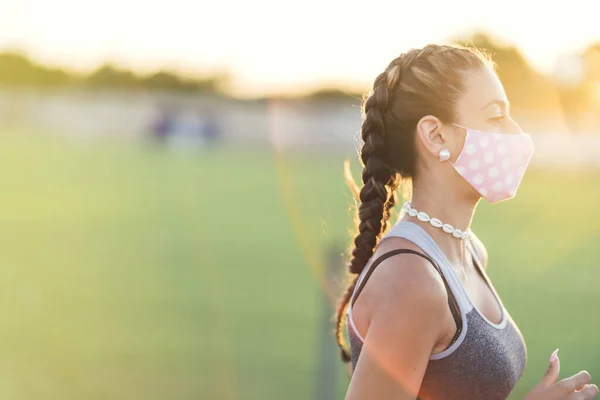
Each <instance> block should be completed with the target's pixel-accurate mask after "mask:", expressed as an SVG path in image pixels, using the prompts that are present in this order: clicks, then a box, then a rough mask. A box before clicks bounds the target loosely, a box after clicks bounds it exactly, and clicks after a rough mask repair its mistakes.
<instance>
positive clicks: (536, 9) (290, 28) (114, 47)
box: [0, 0, 600, 93]
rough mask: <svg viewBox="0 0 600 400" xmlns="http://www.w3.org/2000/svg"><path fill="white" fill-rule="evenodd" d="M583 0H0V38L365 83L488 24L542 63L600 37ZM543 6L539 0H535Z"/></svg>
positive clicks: (303, 82)
mask: <svg viewBox="0 0 600 400" xmlns="http://www.w3.org/2000/svg"><path fill="white" fill-rule="evenodd" d="M592 3H593V2H590V1H589V0H569V1H568V2H567V1H564V0H559V1H557V2H555V3H554V5H552V2H549V1H547V2H539V1H524V0H503V1H498V2H491V1H481V0H477V1H475V0H473V1H472V0H454V1H448V0H441V1H424V0H421V1H418V0H417V1H402V0H395V1H384V0H370V1H361V2H359V1H355V0H303V1H282V0H280V1H272V0H250V1H248V0H235V1H234V0H212V1H209V2H207V1H206V0H169V1H150V0H144V1H141V0H101V1H100V0H85V1H82V0H17V1H15V0H0V9H1V10H2V12H1V13H0V27H1V29H0V46H2V47H19V48H23V49H25V50H27V51H28V52H29V53H30V54H32V55H34V56H35V57H36V58H38V59H40V60H42V61H46V62H52V63H58V64H61V65H64V66H71V67H76V68H80V69H89V68H93V67H95V66H96V65H98V64H99V63H101V62H103V61H105V60H112V61H119V62H122V63H123V64H125V65H128V66H131V67H135V68H141V69H144V70H147V69H152V68H156V67H158V66H168V67H174V68H177V69H180V70H188V71H204V70H214V69H215V68H219V67H227V68H228V69H229V70H231V71H232V72H233V73H234V74H235V76H236V85H237V87H238V89H239V91H241V92H245V93H257V92H260V91H281V90H287V89H302V88H306V87H307V86H313V85H317V84H320V83H349V82H356V83H361V84H370V82H372V80H373V79H374V78H375V76H376V75H377V74H378V73H379V72H380V71H381V70H382V69H383V68H384V67H385V66H386V64H387V63H388V62H389V61H391V59H393V58H394V57H395V56H396V55H397V54H399V53H401V52H402V51H404V50H406V49H407V48H409V47H418V46H422V45H424V44H426V43H428V42H436V41H437V42H439V41H443V40H446V39H448V38H451V37H452V36H453V35H456V34H457V33H460V32H464V31H469V30H471V29H478V28H479V29H484V30H486V31H487V32H489V33H491V34H494V35H496V36H498V37H500V38H501V39H503V40H505V41H507V42H509V43H511V44H514V45H516V46H518V47H519V48H520V49H521V50H522V51H523V52H524V53H525V55H526V56H527V58H528V59H529V60H530V62H531V63H532V64H533V65H534V66H535V67H537V68H539V69H541V70H544V71H550V70H551V69H552V67H553V64H554V62H555V59H556V57H557V56H558V54H560V53H561V52H564V51H569V50H577V49H581V48H584V47H585V46H587V45H588V44H589V43H591V42H593V41H596V40H599V41H600V23H599V21H598V18H599V17H598V14H597V13H596V12H594V10H593V9H592V7H593V6H592ZM540 6H541V7H540Z"/></svg>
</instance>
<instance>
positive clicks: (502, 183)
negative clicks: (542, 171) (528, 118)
mask: <svg viewBox="0 0 600 400" xmlns="http://www.w3.org/2000/svg"><path fill="white" fill-rule="evenodd" d="M532 153H533V148H532V143H531V138H530V137H529V136H528V135H520V134H519V135H509V134H499V133H488V132H480V131H472V130H470V131H469V133H468V134H467V136H466V140H465V144H464V149H463V151H462V152H461V154H460V156H459V157H458V159H457V161H456V163H455V164H454V168H455V169H456V171H457V172H458V173H459V174H460V175H461V176H462V177H463V178H464V179H466V180H467V182H469V183H470V184H471V185H472V186H473V187H474V188H475V189H476V190H477V191H478V192H479V193H480V194H481V195H482V196H483V197H485V198H486V199H487V200H489V201H490V202H496V201H499V200H503V199H506V198H510V197H512V196H513V195H514V194H515V193H516V191H517V188H518V186H519V183H520V182H521V179H522V178H523V175H524V173H525V167H526V165H527V163H528V162H529V159H530V157H531V155H532Z"/></svg>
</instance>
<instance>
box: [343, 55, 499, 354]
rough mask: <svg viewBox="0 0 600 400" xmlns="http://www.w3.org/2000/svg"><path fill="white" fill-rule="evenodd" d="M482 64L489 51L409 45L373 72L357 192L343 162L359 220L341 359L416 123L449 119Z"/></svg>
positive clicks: (408, 159) (410, 154)
mask: <svg viewBox="0 0 600 400" xmlns="http://www.w3.org/2000/svg"><path fill="white" fill-rule="evenodd" d="M484 67H488V68H493V63H492V62H491V60H490V59H489V57H488V56H487V55H485V54H483V53H482V52H480V51H478V50H475V49H471V48H466V47H459V46H454V45H452V46H451V45H428V46H425V47H424V48H422V49H411V50H409V51H408V52H406V53H403V54H401V55H400V56H399V57H397V58H396V59H394V60H393V61H392V62H391V63H390V64H389V65H388V66H387V68H386V69H385V70H384V72H382V73H381V74H380V75H379V76H377V78H376V79H375V82H374V84H373V89H372V91H371V93H370V94H369V96H368V97H366V99H365V101H364V102H363V108H362V112H363V123H362V126H361V130H360V133H361V139H362V141H363V146H362V149H361V150H360V161H361V164H362V166H363V171H362V183H363V186H362V188H361V189H360V190H359V189H358V186H357V185H356V183H354V181H353V180H352V177H351V175H350V173H349V171H348V168H349V167H348V163H346V179H347V180H348V183H349V185H350V187H351V188H353V192H354V193H355V194H356V195H357V196H358V198H359V205H358V220H359V222H358V229H357V230H358V232H357V235H356V237H355V238H354V246H353V249H352V253H351V254H352V255H351V259H350V263H349V267H348V272H349V275H350V284H349V286H348V287H347V288H346V290H345V292H344V293H343V294H342V296H341V298H340V300H339V302H338V306H337V311H336V321H337V323H336V337H337V342H338V346H339V348H340V352H341V357H342V360H343V361H344V362H349V361H350V353H349V351H348V350H347V349H346V345H345V343H344V339H343V335H342V327H343V323H344V320H343V315H344V313H345V311H346V309H347V308H348V303H349V301H350V298H351V296H352V293H353V291H354V288H355V286H356V282H357V280H358V276H359V275H360V273H361V272H362V271H363V269H364V268H365V266H366V265H367V263H368V261H369V259H370V258H371V257H372V256H373V253H374V252H375V249H376V247H377V244H378V243H379V241H380V239H381V237H382V236H383V234H384V233H385V232H386V230H387V227H388V222H389V219H390V215H391V211H392V209H393V207H394V206H395V205H396V202H397V193H396V191H397V189H398V187H399V185H400V183H401V182H404V181H406V182H408V180H410V179H412V178H414V177H415V176H416V174H417V171H416V164H417V154H416V148H415V130H416V126H417V123H418V122H419V120H420V119H421V118H423V117H424V116H426V115H435V116H436V117H438V118H439V119H440V120H442V121H444V122H449V121H452V120H453V118H454V117H455V104H456V101H457V100H458V99H459V97H460V95H461V93H462V91H463V90H464V84H463V81H464V79H465V75H466V74H467V73H468V72H470V71H474V70H477V69H481V68H484Z"/></svg>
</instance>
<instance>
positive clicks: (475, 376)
mask: <svg viewBox="0 0 600 400" xmlns="http://www.w3.org/2000/svg"><path fill="white" fill-rule="evenodd" d="M386 237H401V238H404V239H406V240H409V241H411V242H413V243H414V244H415V245H417V246H418V247H420V248H421V250H422V251H423V252H424V253H425V255H427V256H429V257H431V258H432V259H433V260H434V261H435V262H436V263H437V264H438V266H439V268H440V270H441V272H442V277H443V278H444V280H445V281H446V287H447V288H449V289H450V291H451V293H448V296H449V297H450V296H453V297H454V300H455V301H456V303H458V308H459V309H460V318H461V322H462V329H461V330H460V334H459V336H458V338H456V340H455V341H454V342H453V343H452V344H451V345H450V346H449V347H448V348H447V349H446V350H444V351H442V352H440V353H437V354H432V355H431V356H430V357H429V363H428V364H427V369H426V371H425V375H424V377H423V382H422V383H421V388H420V390H419V397H418V398H419V399H423V400H425V399H427V400H429V399H433V400H437V399H444V400H454V399H456V400H471V399H473V400H475V399H477V400H479V399H485V400H504V399H506V398H507V397H508V396H509V394H510V392H511V391H512V390H513V388H514V386H515V384H516V383H517V381H518V380H519V378H520V377H521V375H522V374H523V370H524V369H525V365H526V363H527V348H526V346H525V341H524V340H523V336H522V335H521V332H520V331H519V328H518V327H517V325H516V324H515V322H514V321H513V320H512V318H511V317H510V315H509V313H508V311H507V310H506V308H505V307H504V304H502V301H501V300H500V297H499V296H498V293H497V292H496V290H495V288H494V286H493V285H492V283H491V281H490V280H489V278H488V276H487V274H486V273H485V271H484V270H483V267H482V266H481V263H480V260H479V259H478V257H477V252H476V251H475V250H474V248H473V246H472V244H471V243H470V242H467V248H468V249H469V251H470V252H471V254H472V255H473V259H474V261H475V264H476V265H477V268H478V269H479V272H480V273H481V275H482V276H483V278H484V280H485V281H486V282H487V284H488V286H489V287H490V289H491V290H492V292H493V294H494V296H495V297H496V300H497V301H498V303H499V305H500V307H501V309H502V321H501V322H500V323H499V324H494V323H492V322H491V321H489V320H488V319H487V318H486V317H485V316H484V315H483V314H482V313H481V312H479V310H478V309H477V308H476V307H475V306H474V305H473V303H472V302H471V301H470V299H469V297H468V295H467V292H466V291H465V289H464V288H463V286H462V284H461V282H460V280H459V279H458V276H457V275H456V274H455V272H454V270H453V269H452V267H451V265H450V262H449V261H448V259H447V258H446V256H445V255H444V253H443V252H442V250H441V249H440V247H439V246H438V245H437V243H436V242H435V241H434V240H433V238H432V237H431V236H430V235H429V234H428V233H427V232H426V231H425V230H424V229H423V228H421V227H420V226H419V225H417V224H415V223H412V222H409V221H399V222H398V223H397V224H396V225H395V226H393V227H392V228H391V229H390V230H389V231H388V233H387V234H386V235H385V236H384V237H383V238H384V239H385V238H386ZM396 257H397V256H396ZM411 257H413V256H411ZM367 271H368V268H365V270H364V271H363V272H362V273H361V275H360V276H359V280H358V283H357V285H356V287H357V288H358V287H359V285H360V283H361V280H362V279H363V278H364V277H365V274H366V272H367ZM365 283H366V282H365ZM355 295H356V289H355V292H354V294H353V296H352V298H354V296H355ZM350 301H351V304H352V299H351V300H350ZM347 317H348V337H349V340H350V350H351V355H352V368H353V370H354V368H355V367H356V363H357V362H358V359H359V356H360V351H361V348H362V345H363V342H364V340H363V338H362V336H361V335H360V333H359V332H358V331H357V329H356V326H355V325H354V321H353V319H352V306H349V307H348V311H347Z"/></svg>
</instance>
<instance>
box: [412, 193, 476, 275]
mask: <svg viewBox="0 0 600 400" xmlns="http://www.w3.org/2000/svg"><path fill="white" fill-rule="evenodd" d="M450 189H452V188H448V186H447V185H440V186H439V187H435V186H433V185H427V186H426V185H419V184H418V182H417V183H415V182H413V196H412V200H411V203H412V206H413V207H414V208H415V209H416V210H418V211H422V212H424V213H426V214H427V215H429V216H430V217H431V218H438V219H439V220H441V221H442V223H444V224H449V225H452V226H453V227H454V228H456V229H460V230H461V231H463V232H464V231H466V230H468V229H470V227H471V222H472V220H473V214H474V213H475V207H476V206H477V200H469V199H467V198H465V197H464V195H463V196H461V193H459V191H457V190H450ZM403 219H405V220H407V221H410V222H414V223H417V224H419V225H420V226H421V227H423V228H424V229H425V230H426V231H427V232H428V233H429V234H430V235H431V237H432V238H433V239H434V240H435V241H436V243H437V244H438V245H439V246H440V248H441V249H442V251H444V253H445V254H446V256H447V258H448V260H449V261H450V262H451V263H452V264H463V262H464V260H466V241H465V240H460V239H456V238H455V237H453V236H452V235H450V234H448V233H446V232H444V231H443V230H442V229H440V228H435V227H433V226H431V225H430V224H429V223H427V222H421V221H419V220H418V219H417V218H413V217H410V216H408V215H405V216H404V217H403Z"/></svg>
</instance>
